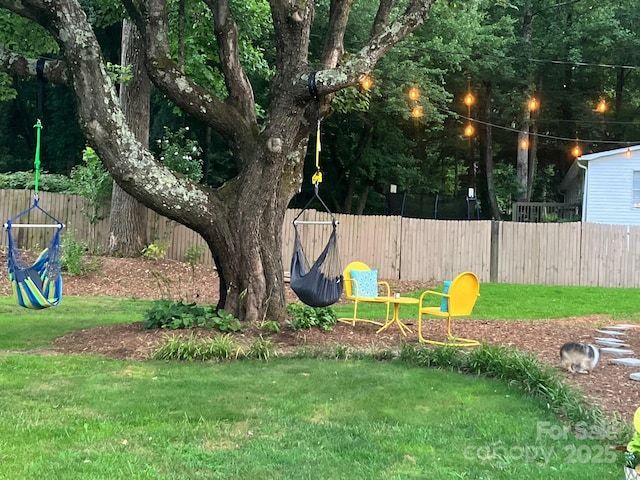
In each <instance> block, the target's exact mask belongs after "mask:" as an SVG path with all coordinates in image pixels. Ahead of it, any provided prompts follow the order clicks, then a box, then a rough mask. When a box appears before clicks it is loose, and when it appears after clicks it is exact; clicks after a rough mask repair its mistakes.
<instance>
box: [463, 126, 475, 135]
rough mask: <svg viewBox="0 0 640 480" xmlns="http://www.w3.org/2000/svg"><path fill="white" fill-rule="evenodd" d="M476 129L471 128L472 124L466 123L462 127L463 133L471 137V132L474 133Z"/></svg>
mask: <svg viewBox="0 0 640 480" xmlns="http://www.w3.org/2000/svg"><path fill="white" fill-rule="evenodd" d="M475 131H476V129H475V128H473V125H471V124H468V125H467V126H466V127H464V134H465V136H467V137H471V136H473V134H474V133H475Z"/></svg>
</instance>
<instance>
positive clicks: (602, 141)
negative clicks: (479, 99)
mask: <svg viewBox="0 0 640 480" xmlns="http://www.w3.org/2000/svg"><path fill="white" fill-rule="evenodd" d="M436 108H437V109H438V110H440V111H441V112H443V113H446V114H448V115H451V116H453V117H456V118H461V119H463V120H466V121H468V122H474V123H477V124H479V125H486V126H489V127H493V128H497V129H499V130H505V131H507V132H515V133H519V132H520V130H519V129H517V128H513V127H505V126H504V125H498V124H496V123H491V122H485V121H483V120H478V119H475V118H471V117H468V116H466V115H460V114H459V113H457V112H454V111H452V110H449V109H447V108H441V107H436ZM529 135H531V136H536V137H540V138H547V139H549V140H558V141H562V142H572V143H573V142H575V141H576V139H575V137H573V138H571V137H559V136H557V135H549V134H546V133H529ZM580 142H581V143H603V144H612V145H636V144H638V143H640V141H637V142H633V141H632V142H629V141H616V140H589V139H582V138H581V139H580Z"/></svg>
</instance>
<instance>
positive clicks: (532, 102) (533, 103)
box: [529, 97, 540, 112]
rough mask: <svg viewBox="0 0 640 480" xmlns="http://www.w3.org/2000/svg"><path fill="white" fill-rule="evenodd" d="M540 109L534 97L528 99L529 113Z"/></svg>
mask: <svg viewBox="0 0 640 480" xmlns="http://www.w3.org/2000/svg"><path fill="white" fill-rule="evenodd" d="M539 107H540V105H539V104H538V100H536V97H531V98H530V99H529V111H530V112H533V111H534V110H537V109H538V108H539Z"/></svg>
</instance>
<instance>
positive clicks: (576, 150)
mask: <svg viewBox="0 0 640 480" xmlns="http://www.w3.org/2000/svg"><path fill="white" fill-rule="evenodd" d="M571 155H573V156H574V157H575V158H578V157H581V156H582V149H581V148H580V145H578V144H577V143H576V145H575V147H573V148H572V149H571Z"/></svg>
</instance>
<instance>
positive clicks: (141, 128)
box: [106, 19, 151, 257]
mask: <svg viewBox="0 0 640 480" xmlns="http://www.w3.org/2000/svg"><path fill="white" fill-rule="evenodd" d="M121 46H122V53H121V56H122V60H121V62H120V63H121V65H122V66H123V67H125V66H127V65H131V66H132V72H131V73H132V78H131V80H129V81H128V82H124V83H122V84H121V85H120V108H122V111H123V113H124V116H125V117H126V119H127V123H128V125H129V127H130V128H131V131H132V132H133V134H134V135H135V138H136V140H138V141H139V142H140V143H141V144H142V145H143V146H144V147H145V148H148V147H149V122H150V101H151V82H150V80H149V77H148V75H147V72H146V70H145V68H144V55H143V53H142V52H143V48H144V44H143V42H142V37H141V36H140V34H139V32H138V29H137V27H136V26H135V24H133V23H132V22H131V21H129V20H126V19H125V20H123V22H122V42H121ZM147 217H148V215H147V208H146V207H145V206H144V205H143V204H141V203H140V202H138V201H137V200H136V199H135V198H134V197H133V196H131V195H129V194H128V193H127V192H125V191H124V190H123V189H122V188H121V187H120V186H119V185H118V184H117V183H114V185H113V194H112V196H111V211H110V214H109V237H108V239H107V245H106V253H107V255H111V256H114V257H137V256H139V255H140V254H141V252H142V250H143V249H144V247H146V246H147V244H148V240H147Z"/></svg>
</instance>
